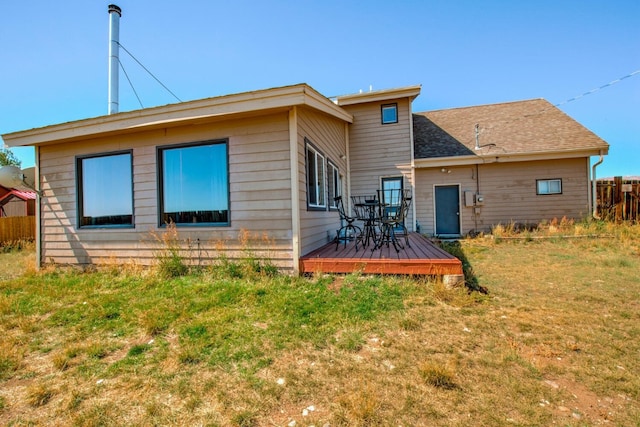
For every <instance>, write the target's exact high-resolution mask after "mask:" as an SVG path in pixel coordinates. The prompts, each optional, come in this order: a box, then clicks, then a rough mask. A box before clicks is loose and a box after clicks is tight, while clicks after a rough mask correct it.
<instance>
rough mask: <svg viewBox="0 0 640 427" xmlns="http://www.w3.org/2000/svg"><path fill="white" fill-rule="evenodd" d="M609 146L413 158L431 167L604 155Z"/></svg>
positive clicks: (417, 166)
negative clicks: (494, 154)
mask: <svg viewBox="0 0 640 427" xmlns="http://www.w3.org/2000/svg"><path fill="white" fill-rule="evenodd" d="M608 152H609V147H604V148H602V149H598V148H593V149H578V150H566V151H555V152H545V153H522V154H503V155H496V156H450V157H432V158H428V159H415V167H416V168H431V167H442V166H466V165H477V164H488V163H510V162H529V161H539V160H558V159H572V158H579V157H590V156H599V155H600V154H602V155H606V154H608Z"/></svg>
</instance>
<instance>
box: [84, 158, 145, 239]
mask: <svg viewBox="0 0 640 427" xmlns="http://www.w3.org/2000/svg"><path fill="white" fill-rule="evenodd" d="M132 169H133V167H132V153H131V151H127V152H118V153H109V154H99V155H92V156H82V157H77V158H76V172H77V194H78V222H79V224H78V225H79V227H80V228H88V227H132V226H133V175H132Z"/></svg>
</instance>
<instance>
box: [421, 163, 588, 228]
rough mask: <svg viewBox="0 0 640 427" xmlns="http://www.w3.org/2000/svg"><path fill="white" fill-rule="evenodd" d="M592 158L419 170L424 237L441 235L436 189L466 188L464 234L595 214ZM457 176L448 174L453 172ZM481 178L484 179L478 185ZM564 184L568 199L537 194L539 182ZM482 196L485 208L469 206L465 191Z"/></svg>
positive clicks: (462, 195) (464, 189)
mask: <svg viewBox="0 0 640 427" xmlns="http://www.w3.org/2000/svg"><path fill="white" fill-rule="evenodd" d="M587 162H588V159H587V158H578V159H563V160H547V161H535V162H514V163H492V164H483V165H479V166H478V168H477V170H476V166H475V165H472V166H464V167H452V168H445V169H446V170H445V172H444V173H443V172H442V168H441V167H438V168H425V169H416V188H417V191H416V198H415V199H414V200H415V203H416V211H417V214H416V216H417V219H418V222H419V223H420V227H421V232H422V233H426V234H429V235H432V234H433V233H434V230H435V220H434V199H433V191H434V186H435V185H456V184H457V185H460V214H461V222H462V227H461V232H462V234H466V233H469V232H470V231H473V230H477V231H489V230H491V227H492V226H494V225H497V224H509V223H511V222H513V223H521V224H536V223H539V222H541V221H550V220H552V219H554V218H557V219H561V218H562V217H563V216H566V217H567V218H573V219H580V218H584V217H586V216H587V215H588V214H589V177H588V167H587V165H588V164H587ZM449 170H450V171H451V173H448V172H447V171H449ZM477 178H479V180H477ZM555 178H560V179H562V194H557V195H537V194H536V180H538V179H555ZM477 185H479V192H480V194H482V196H483V197H484V205H482V206H479V207H478V208H477V211H478V213H477V214H474V208H473V207H466V206H465V199H464V192H465V191H469V192H471V193H474V194H475V193H476V192H477Z"/></svg>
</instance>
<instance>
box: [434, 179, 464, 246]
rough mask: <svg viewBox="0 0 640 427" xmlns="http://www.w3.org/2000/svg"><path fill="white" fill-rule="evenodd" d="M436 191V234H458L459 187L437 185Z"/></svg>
mask: <svg viewBox="0 0 640 427" xmlns="http://www.w3.org/2000/svg"><path fill="white" fill-rule="evenodd" d="M435 192H436V197H435V198H436V235H438V236H439V235H454V236H459V235H460V189H459V188H458V186H457V185H438V186H436V187H435Z"/></svg>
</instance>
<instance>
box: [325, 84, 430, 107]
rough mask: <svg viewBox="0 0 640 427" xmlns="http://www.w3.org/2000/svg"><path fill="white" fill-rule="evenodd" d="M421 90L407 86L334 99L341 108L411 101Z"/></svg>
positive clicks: (419, 87) (418, 86) (417, 86)
mask: <svg viewBox="0 0 640 427" xmlns="http://www.w3.org/2000/svg"><path fill="white" fill-rule="evenodd" d="M421 88H422V86H421V85H415V86H407V87H403V88H397V89H387V90H377V91H374V92H363V93H354V94H352V95H343V96H337V97H336V98H335V99H336V103H337V104H338V105H341V106H346V105H354V104H364V103H367V102H380V101H388V100H392V99H399V98H411V99H412V100H413V99H414V98H415V97H417V96H418V95H420V90H421Z"/></svg>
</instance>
